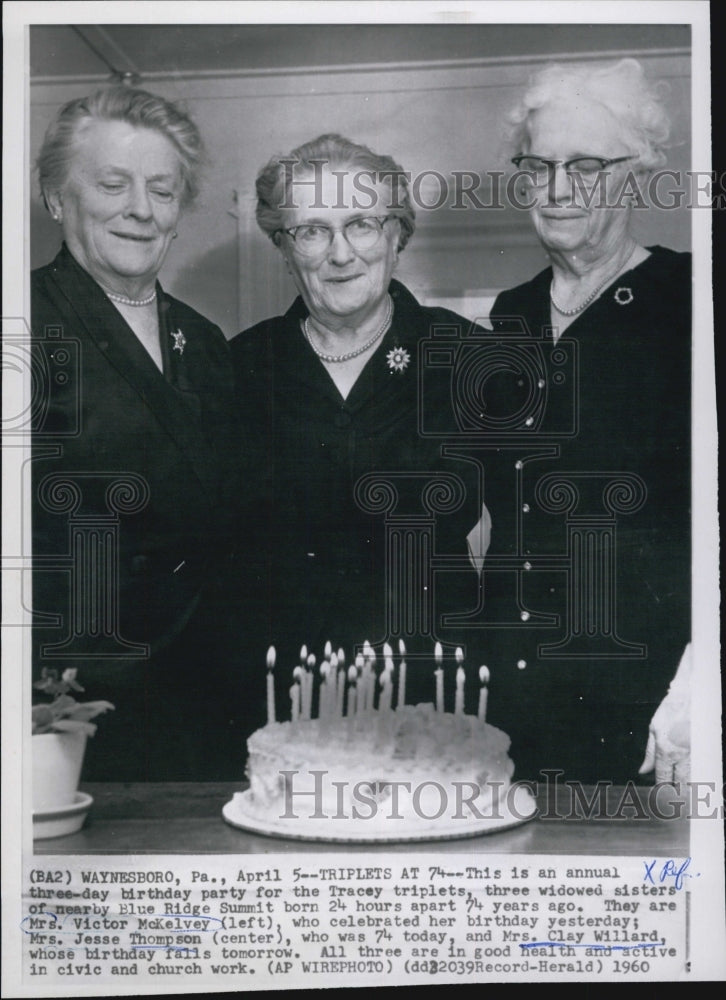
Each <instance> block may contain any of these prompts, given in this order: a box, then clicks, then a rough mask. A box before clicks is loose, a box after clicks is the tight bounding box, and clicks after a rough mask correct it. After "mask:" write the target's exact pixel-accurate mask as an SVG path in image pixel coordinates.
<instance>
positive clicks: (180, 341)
mask: <svg viewBox="0 0 726 1000" xmlns="http://www.w3.org/2000/svg"><path fill="white" fill-rule="evenodd" d="M169 332H170V334H171V336H172V337H173V338H174V346H173V347H172V350H173V351H179V353H180V354H184V348H185V347H186V343H187V338H186V337H185V336H184V334H183V333H182V332H181V330H170V331H169Z"/></svg>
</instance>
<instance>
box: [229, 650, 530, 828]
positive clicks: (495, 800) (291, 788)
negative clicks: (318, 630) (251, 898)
mask: <svg viewBox="0 0 726 1000" xmlns="http://www.w3.org/2000/svg"><path fill="white" fill-rule="evenodd" d="M302 652H303V654H304V653H305V650H303V651H302ZM326 652H328V651H327V650H326ZM385 653H386V655H385V667H384V668H383V670H382V671H380V672H377V671H376V666H375V654H374V653H373V651H372V650H370V647H368V655H367V656H365V657H358V659H357V661H356V666H353V667H349V668H348V670H347V671H346V670H345V668H344V667H339V659H338V657H336V655H335V654H333V655H332V656H331V655H330V654H329V652H328V655H327V656H326V658H325V659H324V661H323V664H322V666H321V669H320V684H319V688H318V696H317V704H318V715H317V717H313V715H312V683H313V677H314V670H311V669H309V667H310V665H311V664H310V662H309V660H308V663H307V664H306V667H297V668H296V669H295V673H294V677H295V683H294V685H293V687H292V688H291V690H290V696H291V701H292V719H291V720H290V721H285V722H278V721H275V712H274V692H273V690H272V684H271V682H270V683H268V720H269V721H268V723H267V725H266V726H264V727H262V728H261V729H258V730H257V731H256V732H254V733H253V734H252V735H251V736H250V738H249V739H248V741H247V751H248V760H247V778H248V780H249V789H248V790H246V791H245V792H242V793H238V795H236V796H235V798H234V799H233V800H232V802H230V803H228V805H227V807H225V812H224V815H225V818H226V819H227V820H228V821H229V822H232V823H233V825H238V826H242V827H245V828H252V829H258V830H260V831H261V832H267V833H274V834H277V835H282V836H289V837H297V838H305V839H321V840H362V841H365V840H396V839H433V838H435V837H437V836H441V837H447V838H448V837H452V836H471V835H472V834H473V833H475V832H478V831H479V830H483V831H484V832H485V831H486V830H487V829H490V828H491V829H494V828H499V827H500V826H501V825H506V824H507V823H509V824H510V825H511V824H512V823H513V822H521V821H523V820H524V819H528V818H530V816H531V815H532V814H533V811H534V805H533V800H532V799H531V796H529V795H527V796H525V797H524V799H523V798H522V797H521V796H520V797H519V799H518V800H517V801H518V802H519V806H518V807H515V809H514V813H513V812H512V801H510V800H511V798H512V796H511V795H510V792H513V791H517V790H516V789H512V788H511V779H512V775H513V772H514V764H513V762H512V760H511V759H510V757H509V746H510V740H509V737H508V736H507V735H506V733H504V732H502V731H501V730H500V729H497V728H496V727H495V726H492V725H489V724H488V723H487V722H486V721H485V719H484V715H485V710H486V693H487V689H486V681H488V679H489V678H488V671H487V670H486V668H485V667H483V668H481V671H482V672H481V673H480V677H481V679H482V681H483V686H482V689H481V692H480V697H479V713H478V715H467V714H465V713H464V708H463V705H464V691H463V677H464V671H463V668H462V667H461V659H462V657H461V656H460V651H459V650H457V660H458V669H457V693H456V704H455V710H454V712H445V711H444V710H443V670H442V669H441V658H440V654H439V653H438V650H437V656H438V668H439V669H437V670H436V672H435V673H436V704H418V705H407V704H406V703H405V671H406V664H405V661H403V660H402V661H401V663H400V664H399V666H398V668H397V670H396V668H394V665H393V659H392V657H391V656H390V655H388V653H389V650H388V648H387V647H386V649H385ZM302 659H303V662H305V660H306V657H305V655H303V657H302ZM309 659H310V660H312V661H313V663H312V666H314V658H312V657H311V658H309ZM271 663H272V665H273V666H274V655H273V656H272V657H269V656H268V670H269V671H270V672H269V674H268V677H271V670H272V667H271V665H270V664H271ZM395 674H397V679H398V702H399V703H398V704H397V706H396V707H395V708H393V707H391V700H392V688H393V678H394V675H395ZM376 688H379V696H378V699H377V704H375V699H374V694H375V690H376ZM346 695H347V697H346ZM271 701H272V704H271ZM344 704H345V711H344V710H343V709H344Z"/></svg>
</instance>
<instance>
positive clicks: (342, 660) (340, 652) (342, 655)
mask: <svg viewBox="0 0 726 1000" xmlns="http://www.w3.org/2000/svg"><path fill="white" fill-rule="evenodd" d="M338 663H340V665H341V666H342V665H343V664H344V663H345V653H344V652H343V647H342V646H341V647H340V649H339V650H338Z"/></svg>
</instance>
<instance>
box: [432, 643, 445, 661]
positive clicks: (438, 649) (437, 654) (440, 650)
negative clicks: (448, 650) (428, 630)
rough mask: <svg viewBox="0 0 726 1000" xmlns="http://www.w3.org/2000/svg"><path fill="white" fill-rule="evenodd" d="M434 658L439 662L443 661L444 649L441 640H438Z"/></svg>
mask: <svg viewBox="0 0 726 1000" xmlns="http://www.w3.org/2000/svg"><path fill="white" fill-rule="evenodd" d="M434 658H435V659H436V662H437V663H441V661H442V660H443V658H444V650H443V648H442V646H441V643H440V642H437V643H436V645H435V646H434Z"/></svg>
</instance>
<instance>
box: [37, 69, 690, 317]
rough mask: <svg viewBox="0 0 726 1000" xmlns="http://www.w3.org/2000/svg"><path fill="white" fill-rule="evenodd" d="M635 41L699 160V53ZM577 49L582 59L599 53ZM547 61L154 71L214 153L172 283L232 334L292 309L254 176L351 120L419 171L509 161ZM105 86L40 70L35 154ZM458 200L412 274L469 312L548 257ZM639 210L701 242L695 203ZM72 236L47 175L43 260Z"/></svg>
mask: <svg viewBox="0 0 726 1000" xmlns="http://www.w3.org/2000/svg"><path fill="white" fill-rule="evenodd" d="M622 54H624V53H615V54H614V56H615V57H619V56H620V55H622ZM632 54H634V55H636V56H638V57H640V58H641V60H642V62H643V64H644V66H645V69H646V73H647V74H648V75H649V76H651V77H654V78H659V79H665V80H667V81H668V83H669V85H670V98H669V101H670V107H671V111H672V114H673V118H674V122H675V128H674V135H673V148H672V150H671V156H670V160H669V167H671V168H673V169H676V170H686V169H688V168H689V167H690V166H691V164H690V90H689V83H690V80H689V57H688V54H687V52H686V51H685V50H681V51H679V52H675V53H673V52H668V53H659V52H648V51H643V52H640V53H638V52H636V53H632ZM571 56H572V57H573V58H577V59H582V58H584V57H586V56H587V53H583V52H579V53H572V54H571ZM541 62H542V60H541V59H538V58H535V57H532V56H523V57H521V58H517V59H512V58H502V59H491V58H490V59H482V60H473V61H472V60H467V61H466V62H463V61H462V62H460V63H457V62H455V61H453V62H448V63H445V64H442V63H441V62H440V61H436V62H432V63H431V64H430V65H428V66H426V65H423V66H422V65H421V64H420V63H419V64H415V65H411V66H410V67H408V66H402V67H400V68H391V67H390V66H382V67H364V68H358V69H356V68H352V69H351V70H348V71H345V72H343V71H341V70H340V69H339V68H333V69H320V68H318V69H315V68H313V69H306V70H298V71H294V72H292V71H290V72H280V71H277V70H275V71H270V72H255V73H244V72H243V73H233V74H226V75H225V74H211V75H210V74H209V73H200V74H199V75H193V74H192V75H188V76H187V77H185V78H183V79H170V78H164V79H155V80H153V81H145V83H144V85H145V86H146V87H147V88H148V89H152V90H154V91H156V92H157V93H159V94H162V95H164V96H166V97H169V98H172V99H176V100H178V99H181V100H183V101H185V102H186V103H187V106H188V108H189V110H190V111H191V112H192V114H193V115H194V116H195V118H196V120H197V122H198V123H199V125H200V127H201V129H202V131H203V134H204V137H205V140H206V142H207V145H208V148H209V151H210V154H211V159H212V163H211V166H210V167H209V170H208V174H207V177H206V183H205V186H204V191H203V194H202V197H201V199H200V202H199V204H198V206H197V207H196V208H195V210H194V211H193V212H191V213H189V214H188V215H187V216H186V217H185V218H184V219H183V220H182V224H181V225H180V227H179V239H178V240H177V241H176V242H175V244H174V245H173V248H172V251H171V253H170V256H169V258H168V260H167V264H166V265H165V268H164V271H163V272H162V282H163V284H164V285H165V287H166V288H167V289H168V290H169V291H170V292H172V293H173V294H175V295H177V296H179V297H181V298H183V299H184V300H186V301H187V302H189V303H190V304H192V305H193V306H194V307H195V308H197V309H199V310H200V311H201V312H203V313H204V314H206V315H207V316H209V317H210V318H212V319H214V320H215V321H216V322H217V323H219V325H220V326H221V327H222V329H223V330H224V331H225V333H226V334H227V335H228V336H233V335H234V334H235V333H236V332H238V330H240V329H242V328H244V327H246V326H248V325H250V324H251V323H253V322H256V321H257V320H259V319H262V318H264V317H265V316H268V315H270V314H274V313H277V312H279V311H281V310H282V309H284V308H286V306H287V305H288V304H289V302H290V301H291V300H292V298H293V295H294V288H293V287H292V285H291V283H290V279H289V278H288V276H287V275H286V274H285V273H284V271H283V268H282V265H281V262H280V259H279V255H278V254H277V252H276V251H275V250H274V248H273V247H272V245H271V244H270V243H269V241H267V240H266V239H265V238H263V237H262V235H261V234H260V233H258V232H257V230H256V228H255V225H254V222H253V209H254V195H253V192H254V178H255V175H256V173H257V171H258V169H259V168H260V166H262V165H263V164H264V162H265V161H266V160H267V159H268V158H269V156H271V155H272V154H273V153H276V152H287V151H288V150H290V149H292V148H293V147H294V146H296V145H298V144H300V143H301V142H304V141H306V140H308V139H310V138H312V137H314V136H315V135H318V134H319V133H321V132H326V131H337V132H341V133H342V134H344V135H347V136H348V137H349V138H351V139H353V140H355V141H361V142H364V143H367V144H368V145H370V146H371V147H372V148H374V149H376V150H377V151H382V152H386V153H390V154H391V155H393V156H394V157H395V158H396V159H397V160H398V161H399V162H400V163H401V164H402V165H403V167H404V168H405V169H406V170H410V171H411V172H412V173H413V174H414V176H415V175H418V174H420V173H422V172H424V171H438V172H439V173H440V174H442V175H444V176H445V177H446V178H448V179H449V180H450V179H451V174H452V171H465V170H468V171H476V172H484V171H491V170H497V169H500V170H501V169H505V166H504V163H503V160H502V158H501V150H500V145H501V143H500V122H501V120H502V116H503V114H504V112H505V110H506V109H507V108H509V107H510V106H511V105H512V104H513V103H514V101H515V100H516V97H517V95H518V92H519V91H520V89H521V88H522V86H523V85H524V83H525V82H526V80H527V78H528V77H529V75H530V74H531V72H532V71H533V70H534V69H535V68H537V67H538V66H539V65H541ZM102 83H103V80H101V79H99V80H98V84H99V85H100V84H102ZM95 86H96V82H95V81H89V80H87V79H86V80H83V81H81V82H78V81H77V82H72V83H68V84H64V83H58V82H56V81H54V82H53V83H52V84H51V83H44V82H43V81H42V80H38V81H36V82H33V83H31V87H30V96H31V116H30V126H31V127H30V143H29V145H30V156H31V160H32V159H33V158H34V156H35V155H36V153H37V150H38V147H39V145H40V142H41V140H42V135H43V133H44V131H45V128H46V126H47V124H48V122H49V121H50V120H51V118H52V117H53V115H54V113H55V112H56V110H57V108H58V107H59V106H60V105H61V104H62V103H63V102H64V101H66V100H69V99H71V98H72V97H76V96H80V95H82V94H84V93H87V92H89V91H90V90H92V89H95ZM429 180H430V181H431V183H430V185H429V186H428V187H426V186H424V187H423V188H422V192H423V193H424V194H425V197H426V198H427V199H432V200H433V199H434V198H435V197H436V196H437V194H438V191H439V184H438V182H436V181H435V180H432V175H430V177H429ZM452 187H453V185H452ZM482 191H483V189H482ZM452 201H453V195H452V198H450V199H449V202H447V204H446V205H444V206H443V207H442V208H440V209H438V210H436V211H433V210H432V211H425V210H423V211H419V213H418V228H417V232H416V234H415V235H414V237H413V240H412V241H411V243H410V244H409V247H407V249H406V251H405V252H404V254H403V255H402V257H401V263H400V265H399V271H398V276H399V277H400V278H401V280H403V281H404V282H405V283H407V284H408V285H409V287H411V289H412V290H413V291H414V292H415V293H416V294H418V295H419V296H420V297H422V298H424V299H425V300H426V301H437V300H438V301H442V300H445V301H446V302H447V303H451V304H453V303H454V302H455V301H456V300H458V301H459V304H460V308H461V311H463V312H465V313H466V314H473V313H474V312H476V313H477V314H478V315H480V314H482V313H485V312H486V308H487V303H488V301H489V300H490V298H491V295H492V294H493V293H494V292H496V290H498V289H501V288H504V287H508V286H511V285H514V284H517V283H518V282H520V281H523V280H525V279H527V278H528V277H531V276H532V275H533V274H534V273H535V272H536V271H537V270H540V269H541V268H542V267H543V266H544V265H545V263H546V261H545V258H544V254H543V252H542V250H541V248H540V247H539V245H538V244H537V242H536V240H535V239H534V237H533V235H532V232H531V230H530V227H529V224H528V221H527V218H526V213H522V212H517V211H516V210H514V209H512V208H506V209H498V208H497V209H488V210H485V211H480V210H473V209H469V210H466V211H461V210H458V211H457V210H455V209H453V208H452V207H450V205H451V202H452ZM636 214H637V215H639V216H640V215H642V218H639V219H638V221H637V226H638V232H637V235H638V236H639V238H641V239H642V241H643V242H644V243H645V244H646V245H649V244H652V243H661V244H664V245H667V246H671V247H673V248H675V249H689V248H690V218H689V213H688V210H687V209H686V208H685V207H682V208H680V209H678V210H675V211H668V212H666V211H657V210H655V209H653V208H651V209H649V210H648V211H647V212H643V213H636ZM58 244H59V238H58V232H57V230H56V227H55V226H54V225H53V224H52V223H51V221H50V219H49V217H48V216H47V213H46V212H45V210H44V209H43V207H42V205H41V203H40V199H39V197H38V195H37V186H36V187H35V188H34V191H33V197H32V204H31V261H32V266H38V265H39V264H42V263H45V262H46V261H47V260H49V259H50V258H51V257H52V256H53V254H54V253H55V250H56V248H57V246H58Z"/></svg>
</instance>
